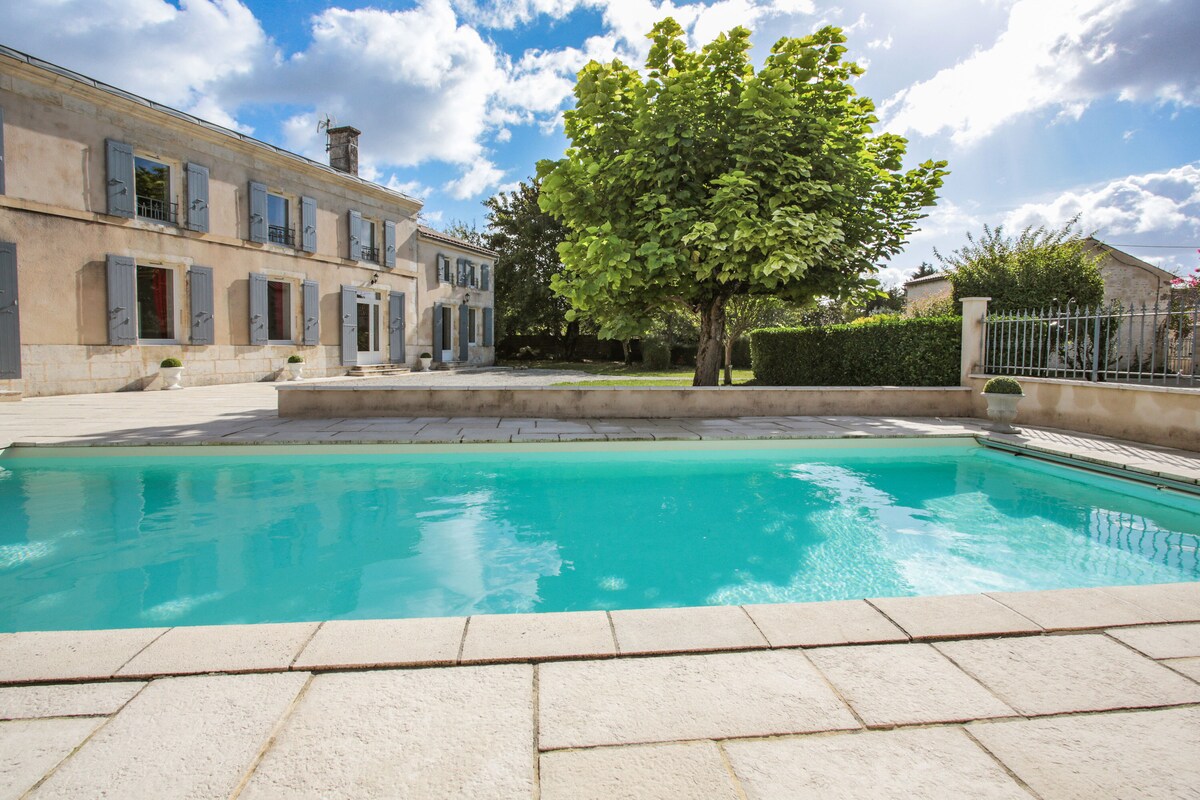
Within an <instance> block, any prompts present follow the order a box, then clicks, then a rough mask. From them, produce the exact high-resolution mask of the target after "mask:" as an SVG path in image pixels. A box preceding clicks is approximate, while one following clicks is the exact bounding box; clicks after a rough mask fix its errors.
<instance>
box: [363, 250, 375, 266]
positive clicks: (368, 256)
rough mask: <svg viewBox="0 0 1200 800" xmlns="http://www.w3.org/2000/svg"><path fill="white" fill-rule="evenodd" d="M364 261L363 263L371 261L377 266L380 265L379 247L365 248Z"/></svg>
mask: <svg viewBox="0 0 1200 800" xmlns="http://www.w3.org/2000/svg"><path fill="white" fill-rule="evenodd" d="M362 260H363V261H371V262H373V263H375V264H378V263H379V248H378V247H364V248H363V249H362Z"/></svg>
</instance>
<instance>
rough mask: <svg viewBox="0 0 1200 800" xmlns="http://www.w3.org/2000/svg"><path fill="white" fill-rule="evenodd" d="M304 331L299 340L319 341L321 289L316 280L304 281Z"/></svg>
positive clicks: (309, 342)
mask: <svg viewBox="0 0 1200 800" xmlns="http://www.w3.org/2000/svg"><path fill="white" fill-rule="evenodd" d="M303 293H304V297H303V302H304V309H303V313H304V331H303V332H302V333H301V341H302V342H303V343H304V344H320V343H321V290H320V288H319V287H318V286H317V282H316V281H305V282H304V290H303Z"/></svg>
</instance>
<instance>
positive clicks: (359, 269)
mask: <svg viewBox="0 0 1200 800" xmlns="http://www.w3.org/2000/svg"><path fill="white" fill-rule="evenodd" d="M0 124H2V128H0V148H2V150H0V153H2V154H3V158H2V159H0V169H2V170H3V180H0V245H5V246H7V245H15V275H16V281H17V288H18V293H19V305H18V306H13V309H15V308H17V307H19V326H14V325H9V326H8V327H5V325H4V324H3V322H4V321H3V320H0V392H18V393H21V394H23V395H24V396H27V397H28V396H37V395H51V394H70V393H81V392H105V391H122V390H137V389H145V388H155V387H156V386H158V385H160V378H159V376H158V370H159V367H158V364H159V362H160V361H161V360H162V359H164V358H167V357H177V358H180V359H181V360H183V362H184V364H185V366H186V373H185V376H186V377H185V381H184V383H185V385H188V384H193V385H198V384H212V383H234V382H245V381H261V380H274V379H276V378H277V377H278V376H279V374H280V372H281V370H282V368H283V367H284V365H285V363H286V361H287V358H288V357H289V356H290V355H292V354H299V355H301V356H302V357H303V358H304V360H305V374H306V375H307V376H313V377H318V376H333V375H340V374H345V372H346V371H347V369H348V368H349V367H350V366H352V365H354V364H355V363H387V364H393V365H395V366H412V365H414V364H415V363H416V361H417V356H418V355H419V353H421V352H424V351H427V350H429V349H430V348H431V347H432V346H433V345H432V343H433V336H434V330H433V324H432V319H433V314H432V307H433V306H432V304H433V303H434V302H435V300H436V301H437V302H447V303H449V302H457V303H461V302H462V300H463V299H465V296H466V295H467V294H468V293H469V294H470V295H471V301H470V303H471V307H474V308H476V309H477V310H476V314H475V315H474V316H475V318H476V323H477V328H478V333H477V335H476V336H475V337H473V339H474V342H475V343H474V344H472V345H470V346H469V355H468V359H467V360H468V361H470V362H471V363H476V364H486V363H491V362H492V360H493V353H494V349H493V348H491V347H484V346H483V340H484V337H483V331H482V327H483V322H482V319H483V316H484V309H485V308H486V309H489V311H488V312H487V313H488V316H489V317H490V315H491V311H490V309H491V307H492V297H493V291H492V290H493V288H494V282H495V270H494V262H493V261H492V258H493V254H492V253H490V252H489V251H487V250H483V249H481V248H478V247H474V246H472V245H470V244H467V243H465V242H460V241H458V240H455V239H453V238H451V237H447V236H444V235H442V234H436V237H437V239H436V241H434V240H432V239H429V240H428V241H426V239H427V238H428V237H418V224H417V213H418V211H419V210H420V208H421V203H420V201H418V200H415V199H413V198H410V197H407V196H405V195H403V194H400V193H398V192H394V191H391V190H389V189H386V188H384V187H382V186H379V185H377V184H374V183H371V182H369V181H366V180H363V179H361V178H359V177H358V176H357V175H356V174H353V173H349V172H343V171H339V170H337V169H333V168H331V167H329V166H326V165H324V164H319V163H317V162H313V161H310V160H308V159H305V158H303V157H301V156H298V155H295V154H292V153H288V152H286V151H283V150H281V149H279V148H276V147H273V146H271V145H268V144H265V143H263V142H259V141H256V140H254V139H251V138H249V137H247V136H244V135H242V134H239V133H236V132H233V131H229V130H226V129H224V128H220V127H218V126H215V125H212V124H210V123H206V122H203V121H201V120H198V119H196V118H193V117H189V116H188V115H186V114H182V113H180V112H177V111H174V110H172V109H168V108H164V107H162V106H158V105H156V104H153V103H150V102H147V101H145V100H142V99H140V98H137V97H134V96H131V95H128V94H126V93H124V92H120V91H119V90H114V89H112V88H110V87H107V86H104V85H102V84H97V83H96V82H94V81H92V80H90V79H88V78H86V77H84V76H79V75H74V74H72V73H70V72H67V71H65V70H61V69H59V68H57V67H53V66H52V65H47V64H45V63H43V62H39V61H37V60H36V59H32V58H29V57H27V56H23V55H22V54H20V53H16V52H14V51H11V50H7V49H4V48H0ZM341 130H342V135H343V137H346V136H348V137H349V138H350V139H353V138H354V135H356V132H354V131H353V129H348V131H347V129H345V128H343V129H341ZM114 143H117V145H119V146H120V147H124V148H126V150H127V151H128V157H129V158H130V159H131V161H132V163H128V164H127V168H128V170H129V172H128V174H129V175H131V176H135V175H136V176H139V177H136V178H135V180H134V181H133V183H134V184H135V185H134V186H125V185H124V184H123V183H122V182H121V181H120V180H118V179H116V178H114V175H117V176H120V175H122V174H125V173H122V172H120V169H119V167H118V168H114V166H113V159H114ZM344 144H345V147H344V148H343V149H348V148H350V147H351V146H353V147H354V148H355V151H356V148H357V143H356V142H354V141H349V140H348V141H346V142H345V143H344ZM120 152H121V151H120V149H119V147H118V149H117V156H118V157H119V156H120ZM138 159H141V160H140V161H139V160H138ZM349 160H350V159H346V160H345V161H346V162H347V163H341V162H339V165H340V166H343V167H346V166H347V165H348V162H349ZM147 163H149V164H152V165H154V166H153V167H152V169H157V170H159V172H158V173H153V172H149V173H148V172H146V168H145V167H144V166H143V165H145V164H147ZM135 165H136V168H135ZM114 169H116V170H117V171H116V172H114ZM137 169H141V171H140V172H138V171H137ZM154 174H157V175H159V176H161V178H162V179H161V180H160V182H159V183H158V184H154V183H147V184H145V185H146V187H149V188H146V189H145V191H143V183H142V180H143V177H145V176H146V175H150V177H154ZM200 188H203V189H204V192H203V195H198V194H197V192H198V191H199V189H200ZM126 192H128V193H130V194H133V195H136V206H134V205H133V202H134V199H133V198H132V197H126V198H124V199H123V198H122V197H120V196H119V195H121V194H124V193H126ZM154 193H158V194H157V195H154V196H158V197H161V199H162V201H165V202H163V203H159V201H158V200H152V199H147V198H146V197H144V195H152V194H154ZM114 194H116V195H118V196H117V197H116V199H115V200H114ZM121 202H129V203H130V206H129V207H130V208H132V209H133V211H132V212H131V213H128V214H125V215H122V214H121V213H114V208H116V211H118V212H119V211H120V210H121V209H120V208H119V207H115V206H114V203H116V204H117V206H119V204H120V203H121ZM152 202H153V203H159V205H151V203H152ZM268 202H269V203H270V204H271V205H270V211H269V212H265V211H264V209H266V208H267V206H266V204H267V203H268ZM268 223H269V225H268ZM277 223H279V224H277ZM268 231H269V235H268ZM419 238H420V240H421V241H418V239H419ZM11 249H12V248H10V250H11ZM438 253H441V254H444V255H445V256H446V257H448V258H450V259H451V261H452V262H454V261H457V260H458V259H461V258H469V259H470V260H471V261H473V262H475V264H476V265H477V266H476V269H477V274H478V271H479V270H481V269H482V265H484V264H486V265H487V267H488V272H489V285H488V287H487V290H484V289H483V288H482V287H479V286H475V287H469V286H458V285H453V284H445V283H439V282H438V281H437V275H436V272H435V271H434V270H433V269H431V268H428V267H427V261H428V260H429V259H430V258H436V255H437V254H438ZM5 258H8V256H7V255H6V254H5V252H0V262H3V260H4V259H5ZM114 259H116V261H115V262H114ZM9 263H12V260H10V262H9ZM114 263H115V264H116V265H117V266H116V267H115V268H114ZM4 269H9V267H8V266H6V264H5V263H0V272H3V270H4ZM114 269H116V270H117V272H116V273H115V272H114ZM121 269H125V270H126V272H125V273H121V272H120V270H121ZM205 269H207V270H211V272H209V273H207V274H208V275H210V277H211V281H210V283H209V284H208V285H205V284H204V282H203V281H201V282H200V283H197V280H198V278H197V274H198V273H204V272H205ZM114 274H128V275H129V276H133V277H132V278H131V283H130V285H129V286H128V287H126V288H125V289H124V290H122V289H121V288H120V287H119V286H114V277H113V276H114ZM200 277H201V278H202V277H203V275H200ZM133 280H136V281H137V283H136V286H135V285H133V283H132V281H133ZM3 281H4V275H3V274H0V292H2V291H3ZM256 287H262V289H261V293H260V294H257V295H256V294H255V292H256V291H257V289H256ZM268 290H269V291H268ZM122 291H125V292H126V293H125V294H122ZM347 292H349V295H348V294H347ZM356 295H357V297H358V298H359V301H360V302H359V304H358V305H357V306H354V305H351V306H347V303H348V302H350V301H352V300H353V299H354V298H355V296H356ZM396 295H402V296H403V300H402V301H395V302H393V301H392V298H393V297H395V296H396ZM121 297H130V298H134V300H135V303H133V304H132V305H135V306H136V307H135V308H125V307H124V305H122V304H121V303H120V302H118V301H117V300H114V298H121ZM347 298H349V300H348V299H347ZM4 299H5V298H4V297H3V296H0V301H3V300H4ZM306 300H308V301H310V302H308V305H309V306H310V307H308V308H306V307H305V305H306V303H305V301H306ZM151 303H152V304H153V308H152V309H151V310H150V311H149V312H147V310H146V307H148V306H149V305H150V304H151ZM205 303H208V305H207V306H206V305H205ZM0 307H6V306H5V303H3V302H0ZM197 309H199V311H197ZM346 310H350V311H351V312H352V313H350V314H348V315H347V314H345V313H344V311H346ZM355 312H356V313H355ZM147 313H149V315H150V317H152V318H153V319H154V320H155V322H154V324H156V325H158V326H159V327H158V328H157V329H156V330H158V331H159V333H160V334H162V333H163V332H165V335H158V336H155V338H153V339H150V338H149V337H148V336H146V330H147V323H146V319H147ZM122 315H126V316H128V318H129V319H128V320H126V322H127V324H128V330H129V331H131V332H132V333H131V335H130V338H128V339H127V340H121V339H120V338H114V337H115V336H116V334H114V332H113V322H112V321H113V320H114V319H118V320H119V319H122V318H123V317H122ZM14 316H15V315H14ZM206 319H207V320H209V323H208V324H209V332H208V333H207V334H203V335H202V334H200V333H198V332H200V331H202V330H203V327H202V324H201V323H202V322H203V321H204V320H206ZM457 320H458V317H457V316H455V324H456V328H455V331H456V332H457V330H458V328H457ZM360 322H363V323H366V324H365V325H362V326H360V325H359V323H360ZM151 329H154V328H151ZM267 330H269V331H270V334H269V335H268V333H267V332H266V331H267ZM363 331H369V334H367V335H366V336H361V335H360V333H362V332H363ZM401 331H402V332H403V346H402V347H400V345H399V342H400V338H399V336H398V335H397V334H399V333H400V332H401ZM14 333H18V335H17V336H14V335H13V334H14ZM343 345H345V346H343ZM398 348H399V349H398ZM18 354H19V372H20V374H19V376H14V372H13V371H12V370H11V368H10V367H8V366H7V365H9V364H12V363H15V362H16V361H17V357H18ZM456 355H457V353H456ZM6 359H7V360H6ZM453 360H455V361H458V360H460V359H458V358H455V359H453ZM6 369H8V370H9V371H8V372H5V370H6Z"/></svg>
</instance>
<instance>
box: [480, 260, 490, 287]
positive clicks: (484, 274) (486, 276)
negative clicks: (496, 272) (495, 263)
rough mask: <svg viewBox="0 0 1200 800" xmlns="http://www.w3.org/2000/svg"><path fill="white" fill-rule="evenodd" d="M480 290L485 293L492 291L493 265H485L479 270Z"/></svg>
mask: <svg viewBox="0 0 1200 800" xmlns="http://www.w3.org/2000/svg"><path fill="white" fill-rule="evenodd" d="M479 288H480V289H482V290H483V291H485V292H488V291H491V289H492V265H491V264H484V265H482V266H481V267H480V268H479Z"/></svg>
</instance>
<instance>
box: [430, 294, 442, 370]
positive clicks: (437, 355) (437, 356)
mask: <svg viewBox="0 0 1200 800" xmlns="http://www.w3.org/2000/svg"><path fill="white" fill-rule="evenodd" d="M429 352H431V353H432V354H433V360H434V361H435V362H438V363H441V360H442V304H441V303H434V304H433V349H432V350H430V351H429Z"/></svg>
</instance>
